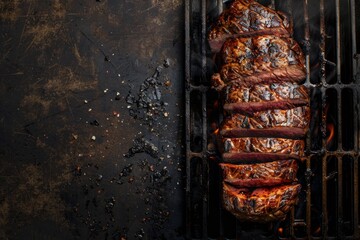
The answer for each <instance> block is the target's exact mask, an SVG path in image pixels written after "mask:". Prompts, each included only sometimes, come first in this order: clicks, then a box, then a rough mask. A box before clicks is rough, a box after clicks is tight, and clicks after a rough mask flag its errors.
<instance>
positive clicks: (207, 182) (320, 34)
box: [185, 0, 360, 239]
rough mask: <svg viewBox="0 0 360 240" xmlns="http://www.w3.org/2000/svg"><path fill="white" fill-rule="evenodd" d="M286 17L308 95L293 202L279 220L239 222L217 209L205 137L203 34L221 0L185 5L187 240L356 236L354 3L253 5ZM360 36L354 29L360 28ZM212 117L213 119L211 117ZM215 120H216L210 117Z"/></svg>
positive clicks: (215, 112)
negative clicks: (303, 64) (300, 58)
mask: <svg viewBox="0 0 360 240" xmlns="http://www.w3.org/2000/svg"><path fill="white" fill-rule="evenodd" d="M259 2H261V3H262V4H264V5H268V6H270V7H272V8H275V9H277V10H281V11H283V12H287V13H289V14H290V15H291V16H292V17H293V22H294V36H293V37H294V38H295V39H296V40H297V41H298V42H299V43H300V44H301V45H302V47H303V50H304V53H305V56H306V69H307V78H306V81H305V83H304V84H305V85H306V86H307V87H309V88H310V90H311V113H312V117H311V123H310V131H309V133H308V135H307V141H306V142H307V158H306V161H304V162H303V163H300V168H299V173H298V176H299V181H300V182H301V183H302V186H303V190H302V192H301V194H300V196H299V203H298V205H297V206H296V207H295V209H294V210H293V211H292V212H291V214H289V217H288V218H287V219H286V220H285V221H283V222H281V223H271V224H249V223H240V222H238V221H237V220H236V219H235V218H234V217H233V216H231V215H230V214H229V213H227V212H225V211H223V210H222V208H221V202H220V190H221V186H220V182H221V177H220V174H219V169H218V167H217V162H218V161H219V159H217V156H216V155H212V144H211V132H212V131H213V130H214V129H215V128H216V125H217V123H218V122H219V119H218V116H219V115H220V112H219V109H218V108H217V107H216V98H217V94H216V93H215V92H213V91H211V90H210V88H209V83H208V81H209V76H210V75H211V74H212V72H213V71H214V70H213V69H214V63H213V61H212V59H211V55H210V53H209V52H208V51H207V47H206V46H207V45H206V41H207V40H206V32H207V30H208V29H207V27H208V25H209V24H208V23H209V22H211V21H213V19H214V17H216V16H217V15H218V14H219V13H220V12H221V11H222V9H223V8H225V7H226V4H227V3H223V1H220V0H217V1H216V0H214V1H209V0H208V1H206V0H192V1H191V0H186V2H185V41H186V49H185V77H186V79H185V80H186V91H185V94H186V161H187V162H186V164H187V165H186V166H187V168H186V169H187V176H186V177H187V181H186V197H187V198H186V201H187V203H186V211H187V218H186V229H187V231H186V236H187V238H188V239H240V238H241V239H247V238H251V237H253V238H254V237H255V239H274V238H277V239H288V238H293V239H323V238H327V239H359V237H360V233H359V217H360V216H359V214H360V213H359V189H360V186H359V184H358V176H359V172H360V169H359V166H358V165H359V163H358V161H359V156H358V155H359V139H360V133H359V92H360V88H359V72H358V70H359V65H358V57H359V55H358V54H357V47H356V46H357V43H359V41H360V39H359V38H360V37H359V36H357V34H359V33H357V32H356V30H357V29H356V26H357V25H356V24H358V26H360V25H359V20H358V19H360V17H359V16H358V15H357V14H358V13H359V12H360V9H359V7H360V3H358V2H355V0H327V1H325V0H320V1H318V0H303V1H298V0H286V1H284V0H281V1H280V0H278V1H275V0H272V1H265V0H263V1H260V0H259ZM359 32H360V31H359ZM216 118H217V119H216ZM214 119H216V120H214Z"/></svg>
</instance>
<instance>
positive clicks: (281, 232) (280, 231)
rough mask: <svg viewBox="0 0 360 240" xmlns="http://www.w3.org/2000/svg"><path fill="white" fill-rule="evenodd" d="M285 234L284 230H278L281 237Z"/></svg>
mask: <svg viewBox="0 0 360 240" xmlns="http://www.w3.org/2000/svg"><path fill="white" fill-rule="evenodd" d="M283 232H284V229H283V228H279V229H278V233H279V235H280V236H281V235H282V234H283Z"/></svg>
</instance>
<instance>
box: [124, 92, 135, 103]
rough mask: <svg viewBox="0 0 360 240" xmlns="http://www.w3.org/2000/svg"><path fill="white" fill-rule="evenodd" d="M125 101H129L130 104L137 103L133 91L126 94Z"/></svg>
mask: <svg viewBox="0 0 360 240" xmlns="http://www.w3.org/2000/svg"><path fill="white" fill-rule="evenodd" d="M125 101H126V102H127V103H128V104H133V103H135V101H136V99H135V96H134V95H132V94H131V92H129V93H128V95H127V96H126V98H125Z"/></svg>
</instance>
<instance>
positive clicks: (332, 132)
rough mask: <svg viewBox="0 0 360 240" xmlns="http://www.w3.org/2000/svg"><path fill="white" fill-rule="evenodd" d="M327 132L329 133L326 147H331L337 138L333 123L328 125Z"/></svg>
mask: <svg viewBox="0 0 360 240" xmlns="http://www.w3.org/2000/svg"><path fill="white" fill-rule="evenodd" d="M326 131H327V132H328V133H329V134H328V137H327V139H326V145H329V143H331V141H332V140H333V139H334V136H335V126H334V124H332V123H329V124H327V126H326Z"/></svg>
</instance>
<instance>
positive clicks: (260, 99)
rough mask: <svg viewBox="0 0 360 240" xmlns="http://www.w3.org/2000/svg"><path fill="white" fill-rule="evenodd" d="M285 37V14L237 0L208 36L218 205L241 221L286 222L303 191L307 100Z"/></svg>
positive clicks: (301, 71) (300, 69)
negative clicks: (217, 118) (218, 158)
mask: <svg viewBox="0 0 360 240" xmlns="http://www.w3.org/2000/svg"><path fill="white" fill-rule="evenodd" d="M291 34H292V26H291V23H290V21H289V19H288V17H287V16H286V15H285V14H283V13H281V12H277V11H274V10H272V9H270V8H267V7H265V6H262V5H260V4H259V3H257V2H256V1H254V0H235V1H234V2H233V3H232V5H231V6H230V8H229V9H227V10H225V11H224V12H223V13H222V14H221V15H220V16H219V18H218V20H217V21H216V22H215V23H214V24H213V26H212V28H211V30H210V33H209V44H210V47H211V48H212V51H213V52H215V53H217V54H218V56H219V58H220V64H221V65H220V68H219V72H218V73H215V74H214V75H213V76H212V78H211V84H212V87H213V88H214V89H216V90H217V91H219V93H220V96H221V98H222V99H221V100H222V103H223V108H224V110H225V111H224V115H225V116H224V120H223V122H222V123H221V124H220V127H219V131H217V132H218V137H217V139H218V148H219V151H220V152H221V154H222V163H220V167H221V168H222V173H223V192H222V201H223V206H224V208H225V209H226V210H228V211H229V212H231V213H232V214H233V215H234V216H236V217H237V218H238V219H239V220H241V221H256V222H268V221H275V220H283V219H285V218H286V215H287V214H288V213H289V211H290V209H291V208H293V206H294V205H295V204H296V201H297V198H298V194H299V192H300V190H301V185H300V184H298V183H297V178H296V174H297V170H298V161H300V160H301V159H302V158H303V157H304V149H305V142H304V137H305V135H306V133H307V131H308V128H309V121H310V107H309V101H310V100H309V92H308V89H307V88H306V87H305V86H303V85H300V84H301V83H302V81H303V80H304V79H305V77H306V69H305V64H304V63H305V59H304V55H303V53H302V50H301V48H300V47H299V45H298V44H297V42H296V41H295V40H294V39H292V38H290V36H291Z"/></svg>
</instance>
